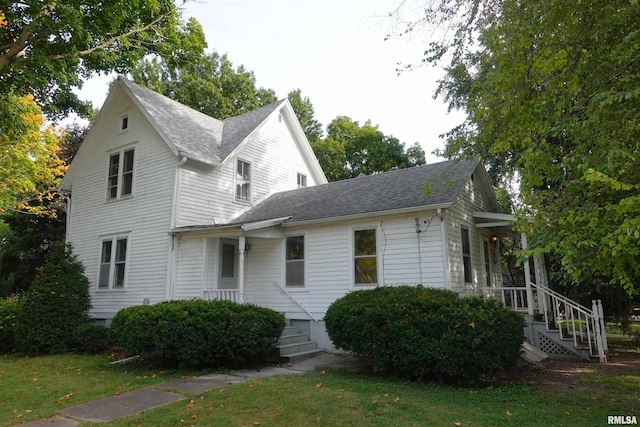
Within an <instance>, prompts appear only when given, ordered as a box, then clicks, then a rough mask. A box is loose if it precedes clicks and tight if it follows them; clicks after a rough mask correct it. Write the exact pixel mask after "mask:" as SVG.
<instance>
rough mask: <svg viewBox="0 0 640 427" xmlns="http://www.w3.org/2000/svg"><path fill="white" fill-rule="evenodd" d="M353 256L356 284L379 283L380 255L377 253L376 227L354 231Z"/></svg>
mask: <svg viewBox="0 0 640 427" xmlns="http://www.w3.org/2000/svg"><path fill="white" fill-rule="evenodd" d="M353 258H354V271H355V284H356V285H375V284H377V283H378V256H377V254H376V229H375V228H370V229H365V230H354V231H353Z"/></svg>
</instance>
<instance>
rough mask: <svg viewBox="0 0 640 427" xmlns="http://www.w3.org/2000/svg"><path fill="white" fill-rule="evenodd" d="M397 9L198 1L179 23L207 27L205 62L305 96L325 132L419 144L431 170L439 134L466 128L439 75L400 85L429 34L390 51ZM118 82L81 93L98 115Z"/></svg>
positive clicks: (376, 2)
mask: <svg viewBox="0 0 640 427" xmlns="http://www.w3.org/2000/svg"><path fill="white" fill-rule="evenodd" d="M399 3H400V2H399V1H398V0H362V1H361V0H323V1H308V0H307V1H304V0H268V1H264V0H202V1H198V2H193V1H191V2H187V3H186V5H185V6H184V12H183V17H184V18H185V19H186V18H189V17H195V18H196V19H197V20H198V21H199V22H200V24H201V25H202V27H203V29H204V32H205V36H206V40H207V43H208V49H207V51H208V52H211V51H213V50H215V51H217V52H218V53H220V54H224V53H227V54H228V57H229V59H230V60H231V62H233V64H234V65H235V66H239V65H244V67H245V68H246V69H248V70H252V71H253V72H254V74H255V77H256V83H257V86H258V87H264V88H268V89H273V90H275V92H276V95H277V96H278V98H279V99H281V98H285V97H286V96H287V94H288V93H289V92H290V91H291V90H293V89H300V90H301V91H302V95H303V96H304V97H308V98H309V100H310V101H311V103H312V104H313V107H314V111H315V118H316V120H318V121H319V122H320V123H322V125H323V127H324V129H325V130H326V125H327V124H329V123H330V122H331V121H332V120H333V119H334V118H336V117H337V116H341V115H344V116H349V117H351V118H352V119H354V120H356V121H358V122H359V123H360V124H363V123H364V122H366V121H367V120H370V121H371V122H372V124H374V125H379V129H380V131H382V132H383V133H384V134H386V135H393V136H395V137H396V138H398V139H399V140H400V141H401V142H404V143H405V144H406V146H407V147H408V146H410V145H411V144H413V143H414V142H419V143H420V145H421V146H422V148H423V149H424V150H425V152H426V154H427V162H428V163H433V162H436V161H438V160H441V159H438V158H437V157H435V156H433V155H431V154H430V153H431V152H432V151H433V150H434V149H436V148H443V147H444V143H443V141H442V139H441V138H439V135H440V134H443V133H445V132H447V131H449V130H450V129H452V128H453V127H454V126H456V125H458V124H460V123H461V122H462V121H463V118H464V116H463V114H462V113H459V112H452V113H450V114H448V113H447V108H446V105H445V104H444V103H443V101H442V100H440V99H438V100H434V99H433V93H434V91H435V89H436V85H437V80H438V79H439V78H441V77H442V75H443V74H444V72H443V71H442V70H441V69H438V68H433V67H431V66H428V67H420V68H418V69H416V70H414V71H410V72H404V73H401V74H400V75H398V73H397V71H396V68H397V64H398V63H412V64H416V63H419V62H420V60H421V59H422V52H424V50H425V49H426V46H427V43H428V34H426V33H422V34H418V35H413V36H412V37H410V38H407V37H402V38H391V39H389V40H386V41H385V36H386V35H387V34H388V33H389V30H390V28H391V27H392V26H393V22H392V21H391V20H390V19H389V18H387V14H388V12H390V11H393V10H394V9H395V8H396V7H397V6H398V4H399ZM112 78H113V77H105V76H101V77H97V78H93V79H91V80H90V81H88V82H87V83H86V84H85V85H84V87H83V89H82V90H81V91H80V92H79V96H80V98H81V99H86V100H90V101H92V102H93V103H94V106H101V105H102V103H103V102H104V100H105V98H106V95H107V85H108V82H109V81H110V80H111V79H112Z"/></svg>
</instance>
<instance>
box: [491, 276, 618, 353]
mask: <svg viewBox="0 0 640 427" xmlns="http://www.w3.org/2000/svg"><path fill="white" fill-rule="evenodd" d="M529 292H530V297H529ZM484 294H485V296H486V297H488V298H495V299H498V300H501V301H502V303H503V304H504V305H505V307H508V308H510V309H512V310H515V311H518V312H521V313H529V314H532V315H533V318H534V321H540V322H544V323H545V325H546V329H547V331H548V332H557V333H558V334H559V335H560V338H561V339H564V340H573V345H574V347H575V348H588V349H589V354H590V356H592V357H597V358H598V360H599V361H600V362H601V363H604V362H606V354H607V351H608V350H609V347H608V344H607V335H606V332H605V329H604V311H603V309H602V302H601V301H600V300H598V301H595V300H594V301H592V308H591V309H589V308H587V307H584V306H583V305H580V304H578V303H577V302H575V301H572V300H570V299H569V298H567V297H565V296H564V295H562V294H560V293H558V292H556V291H554V290H552V289H550V288H548V287H546V286H538V285H536V284H535V283H533V282H529V287H493V288H486V289H485V290H484Z"/></svg>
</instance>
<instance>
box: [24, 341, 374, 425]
mask: <svg viewBox="0 0 640 427" xmlns="http://www.w3.org/2000/svg"><path fill="white" fill-rule="evenodd" d="M362 367H363V364H362V362H361V361H360V360H359V359H358V358H356V357H354V356H350V355H339V354H330V353H322V354H320V355H318V356H315V357H313V358H311V359H307V360H302V361H299V362H296V363H293V364H290V365H289V366H287V367H286V368H282V367H264V368H260V370H255V369H241V370H238V371H235V373H236V375H223V374H220V375H217V374H214V375H205V376H201V377H194V378H185V379H183V380H177V381H172V382H168V383H160V384H155V385H153V386H151V387H146V388H141V389H138V390H133V391H129V392H126V393H122V394H120V395H117V396H109V397H105V398H102V399H98V400H95V401H92V402H86V403H82V404H80V405H75V406H70V407H68V408H64V409H63V410H61V411H60V415H57V416H55V417H52V418H48V419H45V420H40V421H34V422H30V423H25V424H17V425H16V426H19V427H75V426H77V425H78V422H77V421H76V420H79V421H94V422H107V421H112V420H115V419H118V418H123V417H126V416H128V415H132V414H135V413H138V412H142V411H146V410H148V409H152V408H156V407H158V406H162V405H166V404H169V403H172V402H178V401H180V400H183V399H186V398H187V397H186V396H184V395H183V394H178V393H188V394H201V393H204V392H206V391H207V390H211V389H215V388H222V387H225V386H227V385H230V384H237V383H240V382H243V381H247V380H249V379H254V378H265V377H272V376H276V375H292V374H302V373H305V372H308V371H313V370H316V369H318V370H320V369H348V370H359V369H361V368H362ZM176 392H177V393H176Z"/></svg>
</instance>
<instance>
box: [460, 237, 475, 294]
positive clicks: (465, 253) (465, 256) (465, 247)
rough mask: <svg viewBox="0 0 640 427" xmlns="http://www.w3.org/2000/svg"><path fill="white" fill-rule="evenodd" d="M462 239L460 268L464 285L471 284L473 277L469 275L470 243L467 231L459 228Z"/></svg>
mask: <svg viewBox="0 0 640 427" xmlns="http://www.w3.org/2000/svg"><path fill="white" fill-rule="evenodd" d="M460 231H461V233H460V234H461V238H462V267H463V269H464V281H465V283H472V282H473V276H472V274H471V243H470V240H469V229H468V228H466V227H461V230H460Z"/></svg>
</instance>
